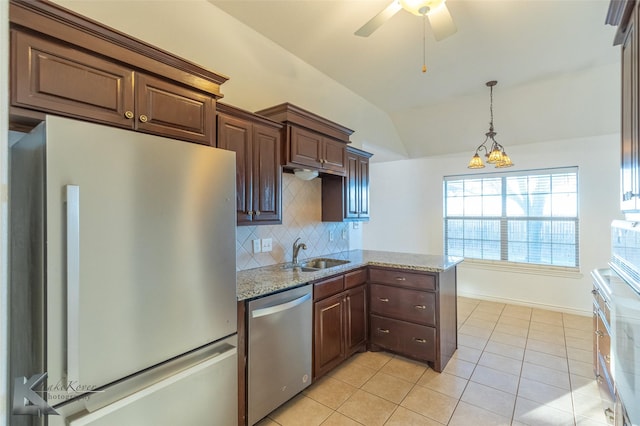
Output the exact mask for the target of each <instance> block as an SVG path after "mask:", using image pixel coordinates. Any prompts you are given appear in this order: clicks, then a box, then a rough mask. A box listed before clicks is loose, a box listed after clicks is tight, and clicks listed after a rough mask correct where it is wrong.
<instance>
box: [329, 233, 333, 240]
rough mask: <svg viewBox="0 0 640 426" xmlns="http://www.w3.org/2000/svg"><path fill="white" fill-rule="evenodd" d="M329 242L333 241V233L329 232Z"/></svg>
mask: <svg viewBox="0 0 640 426" xmlns="http://www.w3.org/2000/svg"><path fill="white" fill-rule="evenodd" d="M329 241H333V231H329Z"/></svg>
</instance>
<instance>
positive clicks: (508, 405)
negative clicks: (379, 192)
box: [258, 297, 606, 426]
mask: <svg viewBox="0 0 640 426" xmlns="http://www.w3.org/2000/svg"><path fill="white" fill-rule="evenodd" d="M458 331H459V332H458V350H457V352H456V354H455V355H454V357H453V358H452V359H451V361H449V363H448V365H447V367H446V368H445V370H444V371H443V372H442V373H440V374H439V373H436V372H435V371H433V370H432V369H430V368H429V367H428V366H427V365H426V364H423V363H419V362H415V361H412V360H409V359H406V358H403V357H400V356H395V355H392V354H389V353H385V352H365V353H361V354H356V355H354V356H353V357H352V358H350V359H349V360H347V361H346V362H344V363H343V364H342V365H341V366H339V367H338V368H336V369H335V370H334V371H332V372H331V373H330V374H329V375H328V376H326V377H323V378H322V379H320V380H319V381H317V382H316V383H314V384H313V385H312V386H310V387H309V388H307V389H306V390H305V391H304V392H302V393H301V394H299V395H298V396H296V397H295V398H293V399H292V400H290V401H289V402H287V403H286V404H284V405H283V406H281V407H280V408H278V409H277V410H275V411H274V412H272V413H271V414H270V415H269V416H268V417H267V418H265V419H263V420H262V421H261V422H260V423H258V425H259V426H274V425H282V426H291V425H300V426H312V425H323V426H338V425H366V426H375V425H386V426H392V425H393V426H409V425H427V426H435V425H456V426H472V425H473V426H475V425H478V426H484V425H516V426H517V425H579V426H583V425H584V426H589V425H594V426H596V425H599V426H603V425H606V419H605V417H604V412H603V410H602V408H601V406H600V396H599V393H598V389H597V385H596V382H595V380H594V377H593V371H592V319H591V318H590V317H583V316H577V315H569V314H564V313H559V312H553V311H547V310H541V309H532V308H527V307H522V306H516V305H507V304H501V303H494V302H487V301H481V300H475V299H469V298H462V297H459V298H458Z"/></svg>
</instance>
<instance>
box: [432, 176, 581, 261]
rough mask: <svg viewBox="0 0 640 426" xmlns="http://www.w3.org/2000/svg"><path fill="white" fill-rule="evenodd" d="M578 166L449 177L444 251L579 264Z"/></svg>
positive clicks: (471, 255) (458, 254)
mask: <svg viewBox="0 0 640 426" xmlns="http://www.w3.org/2000/svg"><path fill="white" fill-rule="evenodd" d="M578 225H579V222H578V168H577V167H571V168H562V169H543V170H529V171H521V172H506V173H489V174H487V173H485V174H482V175H464V176H446V177H445V178H444V240H445V241H444V246H445V254H446V255H449V256H461V257H465V258H472V259H484V260H495V261H506V262H517V263H528V264H534V265H551V266H563V267H574V268H577V267H578V265H579V244H578V242H579V238H578V237H579V232H578V231H579V227H578Z"/></svg>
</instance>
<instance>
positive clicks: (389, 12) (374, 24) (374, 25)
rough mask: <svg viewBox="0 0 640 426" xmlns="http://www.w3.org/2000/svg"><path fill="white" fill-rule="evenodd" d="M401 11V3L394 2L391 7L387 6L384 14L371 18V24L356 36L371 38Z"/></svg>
mask: <svg viewBox="0 0 640 426" xmlns="http://www.w3.org/2000/svg"><path fill="white" fill-rule="evenodd" d="M400 9H402V6H400V3H398V1H397V0H394V1H392V2H391V4H390V5H389V6H387V7H386V8H384V10H383V11H382V12H380V13H378V14H377V15H376V16H374V17H373V18H371V20H370V21H369V22H367V23H366V24H364V25H363V26H362V27H360V29H359V30H358V31H356V32H355V33H354V34H355V35H357V36H360V37H369V36H370V35H371V34H373V32H374V31H375V30H377V29H378V28H380V27H381V26H382V24H384V23H385V22H387V20H389V19H390V18H391V17H392V16H393V15H395V14H396V13H398V11H399V10H400Z"/></svg>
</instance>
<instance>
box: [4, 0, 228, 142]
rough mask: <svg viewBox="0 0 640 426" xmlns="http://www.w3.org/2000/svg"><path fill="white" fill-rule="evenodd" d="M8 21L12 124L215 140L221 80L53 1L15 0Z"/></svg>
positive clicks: (217, 75)
mask: <svg viewBox="0 0 640 426" xmlns="http://www.w3.org/2000/svg"><path fill="white" fill-rule="evenodd" d="M10 22H11V67H10V74H11V76H10V82H11V83H10V86H11V111H10V114H11V121H12V122H13V123H23V124H35V123H36V122H37V121H40V120H42V118H43V117H44V114H57V115H64V116H68V117H73V118H78V119H81V120H86V121H94V122H99V123H102V124H107V125H112V126H117V127H123V128H128V129H132V130H136V131H142V132H146V133H153V134H157V135H160V136H166V137H170V138H174V139H181V140H185V141H191V142H197V143H201V144H205V145H214V144H215V109H216V99H218V98H220V97H221V96H222V95H221V94H220V92H219V88H220V85H221V84H222V83H224V82H225V81H226V77H223V76H221V75H219V74H216V73H213V72H211V71H208V70H206V69H204V68H201V67H199V66H198V65H195V64H192V63H190V62H188V61H185V60H183V59H181V58H178V57H176V56H174V55H172V54H170V53H168V52H165V51H162V50H160V49H157V48H155V47H153V46H150V45H148V44H145V43H143V42H141V41H139V40H135V39H132V38H130V37H129V36H127V35H125V34H123V33H120V32H117V31H115V30H113V29H110V28H108V27H105V26H103V25H102V24H99V23H97V22H95V21H91V20H89V19H87V18H84V17H82V16H81V15H78V14H75V13H74V12H71V11H69V10H67V9H64V8H62V7H60V6H58V5H55V4H54V3H50V2H46V1H42V2H29V1H24V0H12V2H11V4H10ZM61 76H64V78H61Z"/></svg>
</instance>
